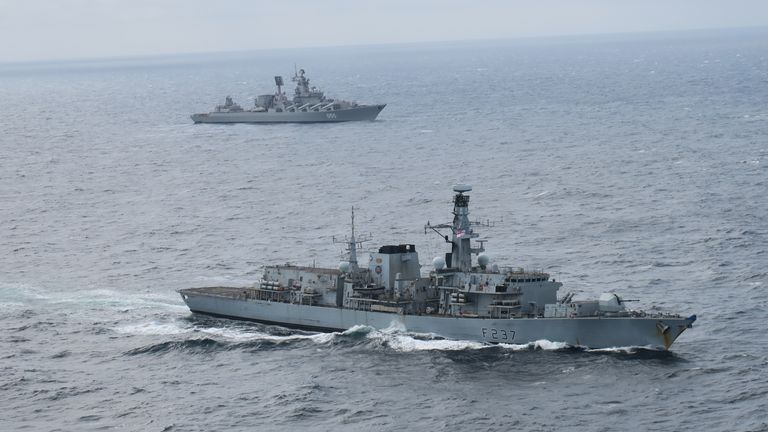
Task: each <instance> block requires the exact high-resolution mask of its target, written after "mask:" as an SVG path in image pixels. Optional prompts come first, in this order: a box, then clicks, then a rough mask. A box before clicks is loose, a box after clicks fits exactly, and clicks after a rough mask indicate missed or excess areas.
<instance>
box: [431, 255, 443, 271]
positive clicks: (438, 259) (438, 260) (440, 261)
mask: <svg viewBox="0 0 768 432" xmlns="http://www.w3.org/2000/svg"><path fill="white" fill-rule="evenodd" d="M432 266H434V267H435V270H442V269H444V268H445V260H444V259H443V258H442V257H435V259H433V260H432Z"/></svg>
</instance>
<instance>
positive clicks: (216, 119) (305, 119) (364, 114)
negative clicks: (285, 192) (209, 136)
mask: <svg viewBox="0 0 768 432" xmlns="http://www.w3.org/2000/svg"><path fill="white" fill-rule="evenodd" d="M385 106H386V104H383V105H361V106H357V107H354V108H347V109H340V110H333V111H293V112H291V111H283V112H273V111H269V112H257V111H240V112H210V113H204V114H192V116H191V118H192V120H193V121H194V122H195V123H337V122H347V121H364V120H369V121H371V120H375V119H376V117H377V116H378V115H379V113H380V112H381V110H383V109H384V107H385Z"/></svg>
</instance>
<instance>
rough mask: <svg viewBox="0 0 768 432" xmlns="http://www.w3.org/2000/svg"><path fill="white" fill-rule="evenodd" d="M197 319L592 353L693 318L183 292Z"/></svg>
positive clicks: (644, 341)
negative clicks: (413, 308) (341, 303)
mask: <svg viewBox="0 0 768 432" xmlns="http://www.w3.org/2000/svg"><path fill="white" fill-rule="evenodd" d="M179 293H180V294H181V296H182V298H183V299H184V302H185V303H186V304H187V306H188V307H189V309H190V310H191V311H192V312H195V313H201V314H206V315H213V316H220V317H226V318H234V319H241V320H249V321H256V322H261V323H265V324H276V325H281V326H285V327H293V328H302V329H308V330H315V331H343V330H346V329H349V328H351V327H354V326H356V325H365V326H370V327H373V328H376V329H386V328H392V327H394V328H398V329H403V330H404V331H407V332H410V333H426V334H433V335H437V336H439V337H444V338H447V339H456V340H471V341H479V342H487V343H508V344H527V343H531V342H535V341H538V340H548V341H552V342H562V343H566V344H568V345H571V346H579V347H588V348H593V349H600V348H614V347H647V348H652V349H662V350H664V349H668V348H669V347H670V346H671V345H672V343H673V342H674V341H675V339H677V338H678V337H679V336H680V334H681V333H683V331H685V329H687V328H690V327H691V325H692V324H693V322H694V321H695V320H696V317H695V316H692V317H688V318H681V317H676V316H668V315H665V316H661V315H659V316H650V315H649V316H646V317H606V316H601V317H578V318H543V317H537V318H504V319H493V318H481V317H477V318H472V317H466V316H445V315H437V314H435V315H429V314H422V315H409V314H398V313H391V312H376V311H366V310H354V309H347V308H341V307H334V306H318V305H303V304H290V303H282V302H270V301H264V300H257V299H254V298H252V296H251V293H250V289H249V288H230V287H207V288H188V289H182V290H179Z"/></svg>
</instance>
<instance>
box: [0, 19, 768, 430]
mask: <svg viewBox="0 0 768 432" xmlns="http://www.w3.org/2000/svg"><path fill="white" fill-rule="evenodd" d="M20 37H21V36H20ZM296 68H303V69H305V70H306V74H307V76H308V77H309V78H310V79H311V84H312V85H316V86H318V87H319V88H321V89H322V90H324V91H325V92H326V94H327V95H329V96H333V97H338V98H343V99H348V100H355V101H358V102H361V103H386V104H387V107H386V108H385V109H384V111H383V112H382V113H381V115H380V116H379V118H378V119H377V120H376V121H373V122H352V123H338V124H273V125H248V124H238V125H206V124H193V122H192V121H191V120H190V117H189V115H190V114H192V113H195V112H207V111H210V110H211V109H212V108H213V107H214V106H215V105H216V104H220V103H222V102H223V99H224V97H225V96H227V95H231V96H232V97H233V98H234V99H235V101H236V102H239V103H241V104H242V105H244V106H249V105H251V104H252V103H253V98H254V97H255V96H257V95H259V94H266V93H271V92H273V91H274V80H273V77H274V76H275V75H282V76H284V77H285V79H286V83H287V84H289V86H288V91H289V92H290V91H292V87H291V86H290V84H292V83H290V81H289V78H290V77H291V76H292V75H293V73H294V71H295V69H296ZM0 119H1V120H0V407H1V409H0V430H2V431H112V430H115V431H158V432H160V431H216V430H228V431H331V430H332V431H419V430H440V431H509V430H519V431H560V430H569V431H617V430H639V431H682V430H691V431H766V430H768V372H767V371H768V324H767V323H768V300H767V298H768V296H767V292H766V290H767V289H768V29H766V28H752V29H740V30H719V31H690V32H677V33H647V34H624V35H603V36H580V37H553V38H535V39H515V40H493V41H469V42H444V43H424V44H400V45H376V46H355V47H332V48H313V49H291V50H263V51H252V52H227V53H212V54H189V55H175V56H156V57H145V58H120V57H117V58H114V59H100V60H81V61H62V62H37V63H4V64H0ZM457 183H466V184H470V185H472V187H473V190H472V192H471V193H470V196H471V207H470V210H471V212H472V214H471V218H472V219H477V220H479V221H485V222H486V225H488V226H486V227H483V228H482V230H481V233H482V236H483V238H486V239H487V240H488V241H487V242H486V243H485V245H486V249H487V252H486V253H487V254H488V255H489V256H490V258H491V262H492V263H494V264H498V265H499V266H501V267H506V266H509V267H522V268H527V269H543V270H546V271H548V272H549V273H550V274H551V275H552V277H555V278H556V279H557V280H558V281H561V282H563V284H564V286H563V288H562V289H561V291H560V295H565V294H566V293H568V292H573V293H575V295H576V299H588V298H595V297H597V296H599V295H600V294H601V293H603V292H615V293H618V294H619V295H621V296H623V297H624V298H626V299H629V300H635V301H633V302H631V303H629V304H630V306H631V307H632V308H634V309H643V310H649V311H654V312H672V313H680V314H681V315H684V316H688V315H692V314H696V315H697V316H698V320H697V321H696V323H695V324H694V326H693V328H691V329H689V330H687V331H685V332H684V333H683V335H682V336H681V337H680V338H679V339H678V341H677V342H676V343H675V344H674V345H673V346H672V348H671V350H669V351H655V350H649V349H645V348H642V347H616V348H613V349H602V350H590V349H586V348H579V347H571V346H567V345H564V344H562V343H559V342H558V341H546V340H542V341H537V342H535V343H531V344H524V345H514V344H509V345H504V344H502V345H483V344H480V343H478V342H475V341H461V340H448V339H442V338H440V337H437V336H435V337H424V336H423V335H421V336H420V335H414V334H409V333H408V331H407V329H384V330H376V329H372V328H369V327H365V326H358V327H354V328H351V329H349V330H347V331H344V332H337V333H313V332H306V331H298V330H288V329H285V328H281V327H277V326H267V325H260V324H257V323H250V322H239V321H234V320H228V319H219V318H212V317H206V316H202V315H195V314H192V313H190V311H189V310H188V309H187V308H186V306H185V305H184V303H183V302H182V299H181V297H180V296H179V294H178V293H177V292H176V290H178V289H181V288H186V287H198V286H215V285H228V286H249V285H252V284H254V283H256V282H257V281H258V280H259V277H260V274H261V270H262V268H263V267H264V266H265V265H269V264H283V263H287V262H290V263H293V264H297V265H316V266H327V267H333V268H335V267H337V266H338V264H339V262H340V261H342V260H343V259H344V256H343V251H342V246H341V245H340V244H338V243H334V238H335V239H336V240H337V241H338V239H340V238H343V237H344V236H345V235H348V234H349V231H350V216H351V209H352V207H354V208H355V216H356V220H355V222H356V227H357V230H358V232H359V233H370V236H371V237H372V240H371V241H369V242H366V243H365V248H367V249H373V248H376V247H378V246H380V245H384V244H402V243H411V244H414V245H416V250H417V251H418V252H419V254H420V257H421V262H422V270H423V271H424V272H427V271H428V270H429V269H430V268H431V262H432V259H433V258H434V257H437V256H441V255H443V254H444V253H445V252H446V250H445V242H444V241H443V240H442V239H441V238H440V237H438V236H437V235H435V234H434V233H433V232H431V231H427V232H426V233H425V229H424V225H425V224H426V223H427V222H431V223H445V222H450V221H451V220H452V214H451V210H452V205H451V199H452V194H453V193H452V187H453V185H454V184H457ZM478 230H480V229H478Z"/></svg>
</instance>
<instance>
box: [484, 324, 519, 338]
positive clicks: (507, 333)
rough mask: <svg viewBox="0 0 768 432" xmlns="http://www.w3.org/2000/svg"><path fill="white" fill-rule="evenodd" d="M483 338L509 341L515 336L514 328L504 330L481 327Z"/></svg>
mask: <svg viewBox="0 0 768 432" xmlns="http://www.w3.org/2000/svg"><path fill="white" fill-rule="evenodd" d="M481 330H482V331H483V339H490V340H496V341H511V340H512V339H514V338H515V331H514V330H504V329H496V328H488V327H483V328H482V329H481Z"/></svg>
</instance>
